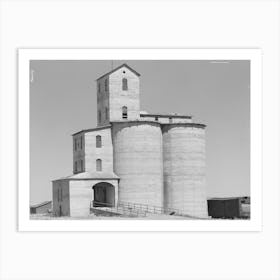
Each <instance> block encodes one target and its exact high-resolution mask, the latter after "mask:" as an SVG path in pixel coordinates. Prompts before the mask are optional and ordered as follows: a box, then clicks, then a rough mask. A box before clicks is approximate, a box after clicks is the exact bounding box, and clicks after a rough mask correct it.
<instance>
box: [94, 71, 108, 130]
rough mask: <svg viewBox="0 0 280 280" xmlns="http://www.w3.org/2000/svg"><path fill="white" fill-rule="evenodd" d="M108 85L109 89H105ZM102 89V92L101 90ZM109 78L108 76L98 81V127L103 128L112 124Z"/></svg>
mask: <svg viewBox="0 0 280 280" xmlns="http://www.w3.org/2000/svg"><path fill="white" fill-rule="evenodd" d="M105 83H107V89H106V87H105ZM99 89H100V90H99ZM109 89H110V85H109V76H108V75H106V76H104V77H103V78H101V79H100V80H98V81H97V125H98V126H103V125H107V124H109V122H110V110H109ZM106 108H107V109H108V116H106V110H107V109H106Z"/></svg>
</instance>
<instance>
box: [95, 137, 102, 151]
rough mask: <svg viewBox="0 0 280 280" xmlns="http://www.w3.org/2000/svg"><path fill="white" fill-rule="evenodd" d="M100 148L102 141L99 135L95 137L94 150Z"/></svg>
mask: <svg viewBox="0 0 280 280" xmlns="http://www.w3.org/2000/svg"><path fill="white" fill-rule="evenodd" d="M101 147H102V139H101V136H100V135H97V136H96V148H101Z"/></svg>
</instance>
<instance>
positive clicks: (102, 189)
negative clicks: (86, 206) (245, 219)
mask: <svg viewBox="0 0 280 280" xmlns="http://www.w3.org/2000/svg"><path fill="white" fill-rule="evenodd" d="M92 189H93V192H94V201H93V206H94V207H114V206H115V188H114V186H113V185H111V184H109V183H98V184H96V185H94V186H93V187H92Z"/></svg>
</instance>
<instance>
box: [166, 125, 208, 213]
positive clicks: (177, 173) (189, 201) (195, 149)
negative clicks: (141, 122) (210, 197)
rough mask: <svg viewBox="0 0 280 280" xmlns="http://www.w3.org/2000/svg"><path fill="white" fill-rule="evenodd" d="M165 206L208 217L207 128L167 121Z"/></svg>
mask: <svg viewBox="0 0 280 280" xmlns="http://www.w3.org/2000/svg"><path fill="white" fill-rule="evenodd" d="M162 130H163V166H164V194H165V202H164V204H165V206H166V207H168V208H176V209H180V210H182V211H184V212H185V213H186V214H188V215H191V216H195V217H207V197H206V185H205V129H204V128H202V127H191V126H189V125H184V124H173V125H172V124H170V125H163V126H162Z"/></svg>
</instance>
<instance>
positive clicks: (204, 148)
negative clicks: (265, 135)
mask: <svg viewBox="0 0 280 280" xmlns="http://www.w3.org/2000/svg"><path fill="white" fill-rule="evenodd" d="M30 176H31V178H30V218H31V219H159V220H162V219H163V220H166V219H171V220H172V219H250V61H249V60H149V61H148V60H128V61H118V60H111V61H110V60H95V61H90V60H88V61H74V60H72V61H71V60H70V61H59V60H56V61H52V60H32V61H30ZM229 178H231V179H229Z"/></svg>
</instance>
